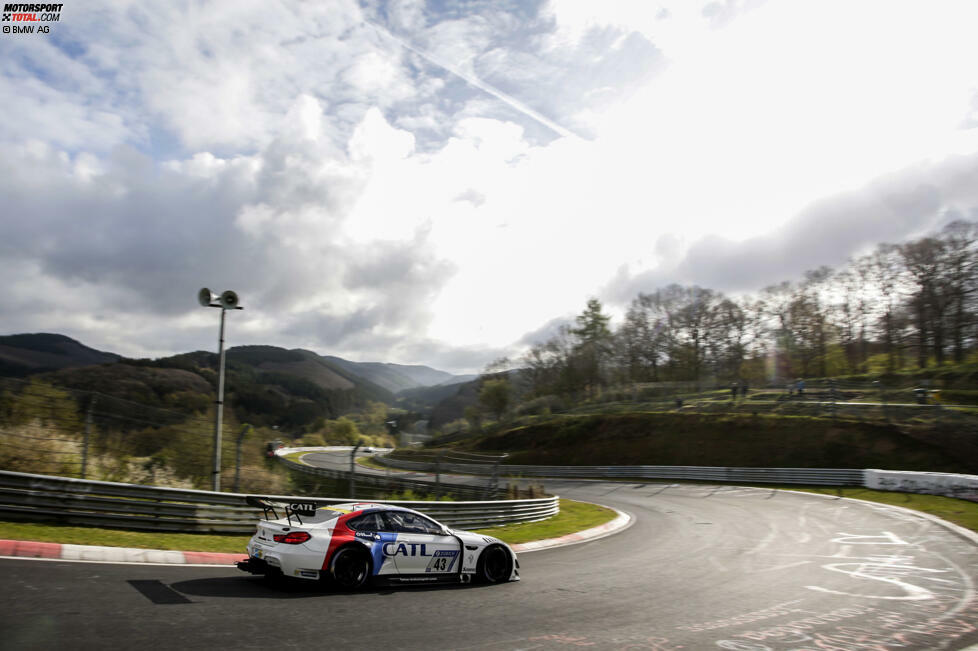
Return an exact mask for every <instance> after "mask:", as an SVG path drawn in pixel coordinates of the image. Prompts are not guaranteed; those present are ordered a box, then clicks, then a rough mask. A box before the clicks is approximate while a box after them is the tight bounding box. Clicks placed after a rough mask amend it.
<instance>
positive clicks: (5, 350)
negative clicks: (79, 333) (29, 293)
mask: <svg viewBox="0 0 978 651" xmlns="http://www.w3.org/2000/svg"><path fill="white" fill-rule="evenodd" d="M119 359H120V357H119V355H116V354H114V353H104V352H102V351H99V350H95V349H94V348H89V347H88V346H85V345H83V344H81V343H79V342H77V341H75V340H74V339H71V338H70V337H66V336H64V335H58V334H50V333H37V334H18V335H7V336H0V375H2V376H6V377H26V376H28V375H31V374H33V373H43V372H45V371H53V370H57V369H61V368H72V367H77V366H89V365H92V364H107V363H111V362H115V361H117V360H119Z"/></svg>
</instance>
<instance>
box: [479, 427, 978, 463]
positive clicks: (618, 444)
mask: <svg viewBox="0 0 978 651" xmlns="http://www.w3.org/2000/svg"><path fill="white" fill-rule="evenodd" d="M976 439H978V435H976V434H975V433H974V432H972V433H962V432H956V431H941V430H939V429H930V430H928V431H918V430H910V429H907V428H901V427H899V426H897V425H888V424H873V423H862V422H853V421H842V420H832V419H823V418H810V417H770V416H750V415H710V414H672V413H634V414H622V415H594V416H579V417H562V418H555V419H552V420H549V421H546V422H542V423H535V424H532V425H528V426H524V427H518V428H515V429H511V430H508V431H505V432H502V433H499V434H495V435H492V436H487V437H484V438H481V439H477V440H474V441H472V443H471V445H469V446H466V447H470V448H471V449H473V450H478V451H480V452H482V451H484V452H489V451H492V452H507V453H509V455H510V456H509V458H508V459H507V463H513V464H534V465H589V466H590V465H688V466H737V467H765V468H776V467H780V468H882V469H889V470H920V471H934V472H965V473H968V472H974V469H975V460H978V444H976V443H975V441H976Z"/></svg>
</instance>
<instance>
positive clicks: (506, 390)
mask: <svg viewBox="0 0 978 651" xmlns="http://www.w3.org/2000/svg"><path fill="white" fill-rule="evenodd" d="M510 391H511V387H510V385H509V380H507V379H506V378H493V379H487V380H485V381H483V383H482V388H481V389H480V390H479V402H480V403H481V404H482V406H484V407H485V408H486V411H488V412H489V413H490V414H492V415H493V416H495V418H496V420H497V421H498V420H502V418H503V415H504V414H505V413H506V408H507V407H508V406H509V396H510Z"/></svg>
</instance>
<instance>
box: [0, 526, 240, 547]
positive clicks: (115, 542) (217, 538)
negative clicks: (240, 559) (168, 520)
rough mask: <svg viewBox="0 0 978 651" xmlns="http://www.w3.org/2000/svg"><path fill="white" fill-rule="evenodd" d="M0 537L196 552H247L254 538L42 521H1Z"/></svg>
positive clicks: (70, 543) (5, 538)
mask: <svg viewBox="0 0 978 651" xmlns="http://www.w3.org/2000/svg"><path fill="white" fill-rule="evenodd" d="M0 538H2V539H4V540H31V541H35V542H54V543H62V544H69V545H102V546H106V547H135V548H137V549H172V550H177V551H194V552H227V553H232V554H233V553H236V552H241V553H242V554H244V553H245V551H244V550H245V547H246V546H247V545H248V540H249V539H250V538H251V536H242V535H208V534H195V533H147V532H144V531H124V530H122V529H97V528H95V527H68V526H62V525H58V524H45V523H40V522H8V521H0Z"/></svg>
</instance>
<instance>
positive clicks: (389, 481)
mask: <svg viewBox="0 0 978 651" xmlns="http://www.w3.org/2000/svg"><path fill="white" fill-rule="evenodd" d="M278 460H279V462H280V463H282V464H284V465H285V466H286V467H287V468H289V469H290V470H295V471H297V472H301V473H305V474H307V475H315V476H318V477H327V478H330V479H338V480H343V481H349V479H350V473H348V472H345V471H342V470H333V469H330V468H320V467H318V466H308V465H306V464H303V463H298V462H295V461H292V460H291V459H285V458H284V457H279V458H278ZM356 485H357V487H358V488H363V487H370V488H374V489H380V490H383V491H386V492H391V491H396V490H400V491H403V490H411V491H415V492H421V493H431V492H432V488H433V484H432V483H431V482H427V481H419V480H415V479H405V478H403V477H378V476H376V475H369V474H366V473H357V474H356ZM438 490H439V491H440V492H441V493H442V494H444V495H449V496H451V497H453V498H468V499H482V500H488V499H494V498H498V497H500V496H501V493H502V491H500V490H499V489H498V488H492V489H490V488H489V487H487V486H464V485H461V484H446V483H445V482H441V483H440V484H439V488H438ZM348 501H349V500H348ZM412 508H413V507H412Z"/></svg>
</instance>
